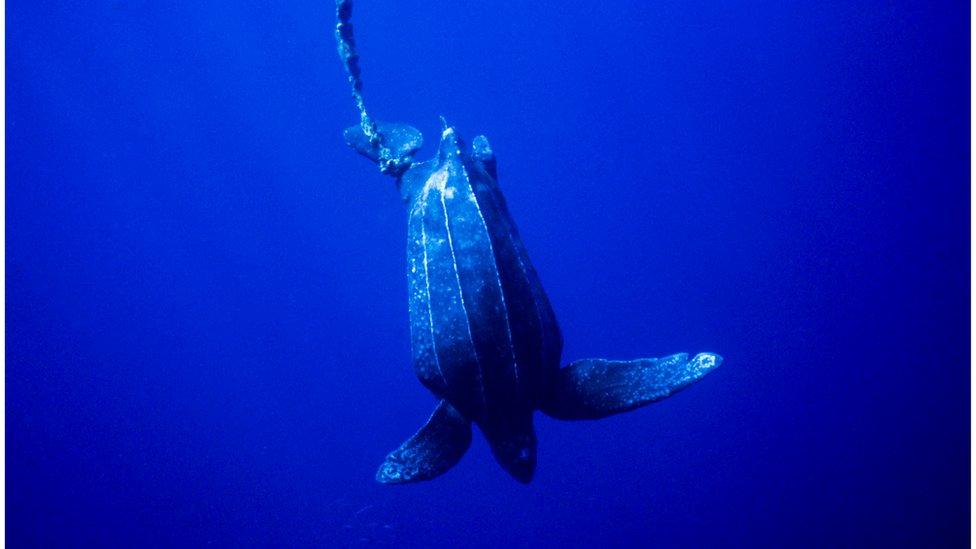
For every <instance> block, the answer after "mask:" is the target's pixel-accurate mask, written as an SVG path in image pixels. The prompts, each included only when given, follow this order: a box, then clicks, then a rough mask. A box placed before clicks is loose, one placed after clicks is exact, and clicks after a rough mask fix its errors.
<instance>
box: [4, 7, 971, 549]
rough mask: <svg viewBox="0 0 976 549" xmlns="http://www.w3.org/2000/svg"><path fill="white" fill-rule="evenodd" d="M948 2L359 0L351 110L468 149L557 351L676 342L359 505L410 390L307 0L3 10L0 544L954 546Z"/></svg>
mask: <svg viewBox="0 0 976 549" xmlns="http://www.w3.org/2000/svg"><path fill="white" fill-rule="evenodd" d="M968 10H969V7H968V5H967V4H966V3H965V2H939V1H931V0H926V1H922V0H916V1H908V0H889V1H884V2H881V1H864V2H810V1H796V2H737V3H725V2H712V1H703V0H683V1H680V2H679V1H676V0H665V1H655V2H646V1H625V0H621V1H608V2H599V3H594V2H560V1H555V0H548V1H540V2H447V1H443V0H438V1H431V0H428V1H417V0H399V1H396V2H394V1H391V0H386V1H372V2H370V1H367V0H360V1H359V3H358V4H357V5H356V11H355V15H354V19H353V20H354V22H355V23H356V26H357V28H356V30H357V38H358V42H359V45H360V49H361V53H362V57H363V58H362V65H363V70H364V79H365V83H366V87H365V92H366V96H367V100H368V101H369V104H370V107H371V109H372V111H373V113H374V114H375V116H377V117H378V118H380V119H384V120H391V121H402V122H406V123H410V124H413V125H415V126H417V127H419V128H420V129H421V130H423V132H424V134H425V135H426V136H427V137H428V147H427V148H426V149H425V152H423V153H422V154H421V156H422V157H424V156H426V154H430V151H431V150H432V148H431V145H430V142H431V141H433V136H436V135H437V130H438V128H439V126H440V122H439V120H438V116H440V115H443V116H444V117H446V119H447V120H448V121H449V122H450V123H451V124H453V125H455V126H456V127H457V128H458V129H459V131H460V132H461V133H462V134H464V135H466V136H468V138H469V139H470V138H472V137H474V136H475V135H477V134H479V133H484V134H486V135H487V136H488V137H489V139H490V140H491V142H492V145H493V147H494V149H495V151H496V153H497V155H498V161H499V177H500V183H501V185H502V188H503V190H504V191H505V193H506V196H507V199H508V203H509V207H510V209H511V211H512V214H513V216H514V217H515V219H516V220H517V222H518V224H519V228H520V230H521V233H522V236H523V238H524V240H525V241H526V245H527V247H528V249H529V252H530V254H531V256H532V258H533V261H534V263H535V266H536V268H537V269H538V271H539V273H540V276H541V278H542V281H543V284H544V285H545V287H546V289H547V291H548V293H549V297H550V299H551V301H552V302H553V306H554V308H555V311H556V314H557V315H558V317H559V321H560V324H561V327H562V330H563V335H564V338H565V342H566V344H565V351H564V361H566V362H568V361H571V360H575V359H579V358H585V357H611V358H634V357H640V356H661V355H665V354H670V353H675V352H682V351H684V352H697V351H702V350H710V351H714V352H718V353H721V354H722V355H723V356H724V357H725V364H724V365H723V366H722V367H721V368H720V369H719V370H718V371H716V372H715V373H713V374H711V375H710V376H709V377H707V378H706V379H704V380H703V381H702V382H700V383H699V384H697V385H695V386H693V387H691V388H690V389H689V390H687V391H685V392H682V393H681V394H679V395H676V396H675V397H673V398H671V399H668V400H665V401H663V402H660V403H658V404H654V405H652V406H649V407H647V408H645V409H642V410H639V411H636V412H632V413H629V414H624V415H620V416H616V417H613V418H609V419H605V420H601V421H596V422H575V423H568V422H567V423H563V422H557V421H555V420H552V419H549V418H548V417H545V416H542V415H538V416H537V419H536V426H537V432H538V437H539V465H538V470H537V473H536V477H535V480H534V481H533V483H532V484H530V485H528V486H523V485H520V484H518V483H516V482H514V481H513V480H511V479H510V478H509V477H508V476H507V475H506V473H505V472H504V471H503V470H502V469H501V468H500V467H498V466H497V464H496V463H495V462H494V460H493V458H492V457H491V455H490V452H489V450H488V448H487V445H486V444H485V442H484V440H483V438H482V437H481V436H480V434H477V433H476V435H475V440H474V443H473V445H472V448H471V450H470V451H469V452H468V454H467V455H466V456H465V458H464V459H463V460H462V461H461V463H460V464H459V465H458V466H457V467H455V468H454V469H453V470H452V471H450V472H449V473H448V474H446V475H445V476H443V477H441V478H439V479H437V480H435V481H433V482H430V483H426V484H419V485H411V486H400V487H396V486H394V487H390V486H382V485H378V484H376V483H375V482H374V480H373V474H374V472H375V470H376V467H377V466H378V465H379V463H380V462H381V460H382V458H383V457H384V455H385V454H386V453H387V452H388V451H390V450H392V449H393V448H395V447H396V446H397V445H399V444H400V443H401V442H402V441H403V440H404V439H405V438H406V437H408V436H409V435H411V434H412V433H413V432H414V431H415V430H416V429H417V428H418V427H419V426H420V425H421V424H422V423H423V421H425V420H426V418H427V416H428V414H429V413H430V411H431V410H432V408H433V405H434V402H433V399H432V398H431V396H430V395H429V394H428V393H427V391H426V390H425V389H424V388H423V387H422V386H421V385H420V384H419V383H418V382H417V381H416V379H415V377H414V373H413V371H412V369H411V367H410V363H409V359H410V350H409V332H408V324H407V308H406V297H407V290H406V282H405V276H404V273H405V269H406V262H405V224H404V221H405V215H406V214H405V211H404V207H403V205H402V203H401V201H400V199H399V197H398V195H397V193H396V191H395V189H394V187H393V184H392V182H391V180H389V179H387V178H384V177H382V176H381V175H380V174H379V173H377V171H376V170H375V167H373V166H372V165H371V164H370V163H369V162H367V161H366V160H364V159H362V158H361V157H358V156H357V155H356V154H354V153H353V152H352V151H351V150H349V149H347V148H346V147H345V145H344V144H343V142H342V136H341V130H342V129H343V128H344V127H346V126H349V125H352V124H354V123H355V122H356V115H355V111H354V109H353V107H352V105H351V103H350V100H349V97H348V90H347V86H346V83H345V81H344V74H343V69H342V66H341V64H340V62H339V60H338V57H337V55H336V53H335V44H334V42H333V37H332V26H333V24H334V13H333V5H332V3H331V2H330V1H328V0H324V1H320V2H281V1H272V2H264V3H249V2H241V3H234V2H214V1H202V2H176V3H171V2H148V1H144V0H143V1H140V0H133V1H122V0H112V1H93V2H77V1H76V2H50V1H31V2H28V1H26V0H15V1H11V2H10V4H8V6H7V42H6V45H7V58H6V62H7V89H6V91H7V103H6V108H7V125H6V130H7V150H6V158H7V211H6V215H7V241H6V264H7V280H6V292H7V293H6V296H7V310H6V314H7V334H6V335H7V356H6V358H7V374H6V384H7V385H6V387H7V393H6V397H7V409H6V427H7V469H6V478H7V516H6V518H7V535H8V540H7V541H8V542H9V543H10V546H12V547H31V546H46V547H71V546H101V547H112V546H118V547H134V546H142V547H146V546H170V547H176V546H203V545H210V546H218V547H220V546H312V545H319V546H354V547H357V546H390V545H397V546H404V547H436V546H441V547H490V546H518V547H523V546H524V547H528V546H533V547H567V546H576V547H587V546H589V547H595V546H614V547H628V546H648V545H653V546H660V547H703V546H712V547H737V546H738V547H744V546H748V547H783V546H793V547H797V546H806V547H820V546H866V545H872V546H962V545H964V544H965V543H966V540H967V539H968V517H969V498H968V494H969V474H968V471H969V469H968V463H969V445H968V444H969V436H968V433H969V420H968V405H969V394H968V386H969V383H968V381H969V373H968V372H969V353H968V334H969V315H968V301H969V291H970V289H969V284H968V272H969V237H968V215H969V186H968V175H969V174H968V162H969V157H968V151H969V141H968V135H969V126H968V120H969V107H968V105H969V104H968V94H969V85H968V75H969V73H968V66H969V59H968V53H967V52H968V48H967V44H968V33H969V28H968V21H969V17H968Z"/></svg>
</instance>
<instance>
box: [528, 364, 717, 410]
mask: <svg viewBox="0 0 976 549" xmlns="http://www.w3.org/2000/svg"><path fill="white" fill-rule="evenodd" d="M721 363H722V357H720V356H718V355H715V354H712V353H699V354H698V355H696V356H695V357H694V358H692V359H691V360H688V355H687V354H686V353H680V354H676V355H671V356H668V357H664V358H642V359H637V360H605V359H586V360H578V361H576V362H574V363H572V364H570V365H569V366H567V367H565V368H562V369H561V370H559V372H558V373H557V374H556V377H555V379H554V380H553V384H552V387H551V389H550V392H549V394H548V396H547V398H546V399H545V401H544V402H543V403H542V411H543V412H544V413H546V414H547V415H549V416H552V417H554V418H556V419H599V418H602V417H607V416H610V415H613V414H619V413H621V412H628V411H630V410H633V409H635V408H639V407H641V406H644V405H645V404H650V403H652V402H656V401H658V400H661V399H663V398H667V397H669V396H671V395H673V394H674V393H676V392H678V391H680V390H681V389H684V388H685V387H687V386H689V385H691V384H692V383H694V382H696V381H698V380H699V379H701V378H702V377H704V376H705V374H707V373H708V372H711V371H712V370H714V369H715V368H717V367H718V366H719V365H720V364H721Z"/></svg>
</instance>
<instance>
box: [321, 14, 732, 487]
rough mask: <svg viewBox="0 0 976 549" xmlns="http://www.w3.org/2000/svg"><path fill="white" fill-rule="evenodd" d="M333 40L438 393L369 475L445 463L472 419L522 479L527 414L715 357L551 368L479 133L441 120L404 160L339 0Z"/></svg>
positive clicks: (425, 369)
mask: <svg viewBox="0 0 976 549" xmlns="http://www.w3.org/2000/svg"><path fill="white" fill-rule="evenodd" d="M337 7H338V14H339V21H340V23H339V25H338V28H337V36H338V38H339V51H340V54H341V55H342V57H343V59H344V61H345V62H346V67H347V70H348V72H349V77H350V81H351V82H352V85H353V97H354V98H355V99H356V102H357V105H358V106H359V108H360V114H361V120H362V123H361V124H360V125H359V126H355V127H352V128H349V129H347V130H346V132H345V137H346V141H347V143H348V144H349V145H350V146H352V147H353V148H354V149H356V150H357V151H358V152H360V153H361V154H363V155H365V156H366V157H368V158H370V159H371V160H373V161H374V162H376V163H377V164H378V165H379V166H380V169H381V171H383V172H384V173H386V174H389V175H391V176H394V177H396V179H397V185H398V187H399V189H400V192H401V194H402V195H403V198H404V200H405V201H406V203H407V206H408V210H409V217H408V221H407V260H408V272H407V280H408V283H409V290H410V291H409V294H410V297H409V305H410V337H411V344H412V349H413V364H414V368H415V370H416V373H417V377H418V378H420V382H421V383H423V384H424V386H426V387H427V388H428V389H429V390H430V391H431V392H432V393H433V394H434V396H436V397H437V399H438V400H439V403H438V404H437V407H436V409H435V410H434V413H433V414H432V415H431V417H430V419H428V420H427V423H426V425H424V426H423V427H422V428H421V429H420V430H419V431H418V432H417V433H416V434H414V435H413V436H412V437H411V438H410V439H408V440H407V441H406V442H404V443H403V444H402V445H401V446H400V447H399V448H397V449H396V450H394V451H393V452H391V453H390V454H389V455H388V456H387V457H386V460H385V461H384V463H383V464H382V466H380V469H379V471H378V472H377V474H376V479H377V480H378V481H380V482H383V483H405V482H413V481H420V480H427V479H431V478H434V477H436V476H438V475H440V474H442V473H444V472H445V471H447V470H448V469H450V468H451V467H453V466H454V465H455V464H456V463H457V462H458V461H459V460H460V459H461V457H462V456H463V455H464V453H465V452H466V451H467V449H468V446H469V445H470V443H471V424H472V423H475V424H477V425H478V427H480V429H481V431H482V432H483V433H484V435H485V437H486V438H487V440H488V443H489V445H490V446H491V450H492V453H493V454H494V456H495V458H496V459H497V460H498V462H499V463H500V464H501V466H502V467H504V468H505V470H506V471H508V472H509V473H510V474H511V475H512V476H513V477H515V478H516V479H517V480H519V481H521V482H529V481H530V480H531V479H532V475H533V472H534V470H535V464H536V437H535V431H534V429H533V425H532V418H533V413H534V412H535V411H536V410H541V411H542V412H543V413H545V414H548V415H550V416H552V417H554V418H558V419H598V418H602V417H605V416H609V415H612V414H617V413H620V412H626V411H629V410H633V409H635V408H638V407H640V406H644V405H645V404H649V403H651V402H655V401H657V400H660V399H663V398H665V397H667V396H669V395H672V394H674V393H675V392H676V391H679V390H681V389H683V388H685V387H687V386H688V385H690V384H692V383H694V382H695V381H697V380H699V379H701V378H702V377H703V376H704V375H705V374H707V373H708V372H710V371H712V370H713V369H715V368H716V367H717V366H719V364H721V362H722V359H721V357H719V356H718V355H715V354H711V353H699V354H698V355H696V356H694V357H693V358H690V359H689V357H688V355H687V354H675V355H671V356H668V357H664V358H645V359H637V360H629V361H616V360H604V359H588V360H579V361H576V362H573V363H572V364H570V365H568V366H566V367H564V368H561V367H560V358H561V357H560V355H561V352H562V336H561V335H560V332H559V326H558V325H557V323H556V318H555V315H554V314H553V311H552V307H551V306H550V304H549V300H548V298H547V297H546V294H545V292H544V291H543V289H542V285H541V284H540V283H539V277H538V275H537V274H536V271H535V269H534V268H533V267H532V263H531V262H530V261H529V258H528V255H527V254H526V251H525V247H524V246H523V244H522V240H521V238H520V237H519V234H518V231H517V230H516V228H515V223H514V222H513V221H512V218H511V216H510V215H509V213H508V208H507V207H506V205H505V199H504V197H503V196H502V193H501V191H500V190H499V187H498V183H497V174H496V169H495V165H496V164H495V156H494V153H493V152H492V150H491V147H490V146H489V144H488V140H487V139H485V137H483V136H479V137H477V138H475V139H474V141H473V143H472V145H471V146H470V147H468V146H467V145H465V144H464V142H463V141H462V140H461V139H460V137H459V136H458V134H457V132H456V131H455V130H454V128H452V127H448V126H447V124H444V128H443V131H442V132H441V136H440V144H439V146H438V150H437V156H436V157H435V158H434V159H432V160H428V161H426V162H414V161H413V154H414V153H415V152H416V151H417V150H418V149H419V148H420V146H421V142H422V138H421V134H420V132H419V131H418V130H416V129H414V128H412V127H410V126H407V125H404V124H377V123H374V122H372V120H371V119H370V118H369V116H368V115H367V114H366V110H365V107H364V106H363V101H362V95H361V92H360V90H361V82H360V81H359V68H358V64H357V59H358V58H357V57H356V55H355V49H354V46H353V41H352V27H351V25H349V23H348V20H349V15H350V9H351V5H350V4H349V1H348V0H339V1H338V2H337Z"/></svg>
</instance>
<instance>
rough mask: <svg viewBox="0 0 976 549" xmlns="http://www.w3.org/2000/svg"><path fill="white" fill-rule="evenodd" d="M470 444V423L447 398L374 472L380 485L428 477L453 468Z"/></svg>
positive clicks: (415, 480)
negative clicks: (415, 432) (424, 423)
mask: <svg viewBox="0 0 976 549" xmlns="http://www.w3.org/2000/svg"><path fill="white" fill-rule="evenodd" d="M470 445H471V423H470V422H468V420H467V419H465V418H464V416H462V415H461V413H460V412H458V411H457V410H456V409H455V408H454V406H451V405H450V403H448V402H447V401H446V400H442V401H441V402H440V404H438V405H437V409H435V410H434V413H433V414H432V415H431V416H430V419H428V420H427V424H426V425H424V426H423V427H421V428H420V430H419V431H417V434H415V435H414V436H412V437H410V438H409V439H408V440H407V441H406V442H404V443H403V444H402V445H401V446H400V447H399V448H397V449H396V450H393V451H392V452H390V454H389V455H388V456H386V461H384V462H383V465H381V466H380V469H379V471H377V472H376V480H377V481H379V482H382V483H383V484H403V483H406V482H417V481H420V480H430V479H432V478H434V477H437V476H440V475H442V474H444V473H446V472H447V470H448V469H450V468H451V467H454V466H455V465H456V464H457V462H459V461H461V457H463V456H464V453H465V452H467V451H468V446H470Z"/></svg>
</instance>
